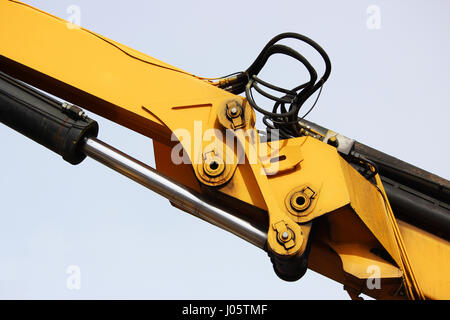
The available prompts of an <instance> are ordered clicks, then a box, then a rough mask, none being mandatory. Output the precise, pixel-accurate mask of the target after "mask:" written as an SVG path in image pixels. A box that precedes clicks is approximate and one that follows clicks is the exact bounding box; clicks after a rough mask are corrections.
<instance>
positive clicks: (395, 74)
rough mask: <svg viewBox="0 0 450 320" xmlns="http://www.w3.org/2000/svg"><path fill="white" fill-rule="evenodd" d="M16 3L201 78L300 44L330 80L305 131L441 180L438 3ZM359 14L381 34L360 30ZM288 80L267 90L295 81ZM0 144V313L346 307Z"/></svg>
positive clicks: (448, 71)
mask: <svg viewBox="0 0 450 320" xmlns="http://www.w3.org/2000/svg"><path fill="white" fill-rule="evenodd" d="M24 2H26V3H28V4H31V5H33V6H35V7H37V8H39V9H42V10H44V11H47V12H50V13H52V14H54V15H56V16H59V17H61V18H65V19H67V18H69V16H70V13H68V12H67V9H68V8H69V7H70V6H71V5H76V6H78V7H79V8H80V9H81V25H82V26H83V27H85V28H88V29H91V30H93V31H95V32H97V33H100V34H102V35H105V36H107V37H109V38H111V39H114V40H116V41H118V42H121V43H123V44H126V45H128V46H130V47H133V48H135V49H137V50H139V51H142V52H144V53H146V54H148V55H150V56H153V57H155V58H157V59H160V60H163V61H165V62H167V63H169V64H172V65H174V66H177V67H180V68H182V69H184V70H186V71H189V72H192V73H194V74H196V75H200V76H211V77H212V76H220V75H225V74H229V73H232V72H235V71H240V70H244V69H246V68H247V67H248V66H249V65H250V64H251V63H252V62H253V59H254V58H255V57H256V56H257V55H258V54H259V52H260V50H261V49H262V48H263V46H264V45H265V44H266V43H267V42H268V41H269V40H270V39H271V38H272V37H273V36H275V35H277V34H278V33H281V32H285V31H293V32H298V33H302V34H305V35H307V36H309V37H311V38H312V39H314V40H315V41H316V42H318V43H319V44H320V45H321V46H322V47H323V48H324V49H325V50H326V51H327V53H328V55H329V56H330V59H331V62H332V66H333V69H332V72H331V76H330V78H329V80H328V82H327V83H326V85H325V87H324V89H323V92H322V96H321V98H320V100H319V103H318V105H317V107H316V109H315V110H314V111H313V112H312V113H311V114H310V116H308V118H307V119H309V120H311V121H314V122H316V123H319V124H321V125H323V126H325V127H328V128H331V129H333V130H334V131H337V132H340V133H342V134H344V135H347V136H349V137H351V138H354V139H356V140H358V141H360V142H362V143H365V144H367V145H370V146H372V147H374V148H377V149H379V150H381V151H384V152H386V153H388V154H390V155H393V156H395V157H398V158H400V159H402V160H404V161H407V162H410V163H412V164H414V165H416V166H418V167H421V168H423V169H425V170H428V171H431V172H433V173H435V174H438V175H440V176H442V177H444V178H447V179H449V178H450V166H448V164H449V155H450V152H449V142H448V141H449V140H448V122H449V116H450V111H449V107H450V90H449V84H450V59H449V56H450V36H449V31H450V19H448V17H449V14H450V2H449V1H361V0H358V1H356V0H355V1H346V0H344V1H332V0H330V1H283V0H279V1H246V2H245V1H235V0H230V1H226V2H220V3H219V2H216V1H131V0H128V1H120V2H119V1H117V2H116V1H106V0H96V1H88V0H85V1H81V0H79V1H75V0H70V1H65V0H57V1H56V0H54V1H50V0H34V1H31V0H30V1H24ZM371 5H375V6H377V8H378V9H379V10H380V27H381V28H380V29H370V28H368V25H367V20H368V19H369V18H370V16H371V14H370V13H369V14H368V13H367V9H368V8H369V7H370V6H371ZM0 14H1V13H0ZM369 26H370V24H369ZM0 32H4V30H2V31H0ZM0 46H1V44H0ZM299 48H305V47H299ZM305 50H306V49H305ZM302 52H303V51H302ZM305 52H306V53H305V54H306V55H307V54H308V53H309V54H311V59H312V61H313V62H316V63H318V62H320V60H319V59H317V57H313V56H312V51H308V50H306V51H305ZM308 57H309V56H308ZM274 60H275V61H274V62H280V61H276V59H274ZM317 65H318V68H319V69H320V68H321V66H320V64H317ZM292 66H294V65H292ZM111 68H114V66H111ZM294 68H295V66H294V67H292V68H291V65H290V62H280V64H279V66H278V67H277V66H270V67H269V68H268V69H267V70H266V71H265V73H264V75H265V77H266V78H265V79H267V78H271V79H275V80H277V79H278V80H279V81H280V82H283V81H286V82H289V81H293V80H292V79H298V77H299V75H301V71H299V72H297V71H295V70H300V69H294ZM269 80H270V79H269ZM90 115H91V117H92V118H94V119H96V120H98V122H99V124H100V134H99V138H100V139H102V140H104V141H106V142H108V143H110V144H112V145H114V146H115V147H117V148H118V149H121V150H122V151H125V152H126V153H128V154H130V155H132V156H134V157H136V158H138V159H140V160H142V161H144V162H146V163H148V164H150V165H152V166H154V158H153V149H152V142H151V140H150V139H148V138H146V137H144V136H142V135H140V134H137V133H134V132H132V131H130V130H128V129H125V128H122V127H119V126H118V125H116V124H114V123H112V122H110V121H107V120H105V119H103V118H101V117H99V116H96V115H94V114H90ZM0 139H1V140H0V150H1V151H0V152H1V157H0V168H2V170H1V171H2V172H1V174H0V298H1V299H12V298H20V299H48V298H57V299H110V298H119V299H144V298H145V299H348V295H347V293H346V292H345V291H344V290H343V288H342V285H341V284H339V283H336V282H334V281H332V280H330V279H327V278H325V277H323V276H321V275H319V274H317V273H314V272H313V271H311V270H309V271H308V272H307V274H306V275H305V276H304V277H303V278H302V279H301V280H299V281H297V282H294V283H287V282H284V281H282V280H280V279H279V278H277V276H276V275H275V273H274V272H273V270H272V265H271V263H270V261H269V258H268V257H267V255H266V253H264V252H263V251H261V250H259V249H257V248H255V247H253V246H251V245H250V244H248V243H246V242H244V241H242V240H240V239H239V238H237V237H235V236H233V235H231V234H229V233H227V232H225V231H222V230H220V229H217V228H216V227H213V226H211V225H209V224H207V223H205V222H203V221H201V220H198V219H197V218H195V217H192V216H189V215H188V214H186V213H184V212H181V211H179V210H177V209H175V208H173V207H171V206H170V204H169V202H168V201H167V200H165V199H164V198H162V197H160V196H158V195H156V194H154V193H152V192H151V191H149V190H147V189H145V188H143V187H141V186H140V185H138V184H136V183H134V182H133V181H131V180H128V179H126V178H125V177H122V176H120V175H119V174H116V173H113V172H112V171H111V170H110V169H108V168H106V167H103V166H102V165H100V164H98V163H96V162H95V161H94V160H91V159H86V160H85V161H84V162H83V163H82V164H80V165H78V166H72V165H70V164H68V163H66V162H65V161H63V160H62V159H61V158H60V157H59V156H58V155H56V154H53V153H52V152H50V151H47V150H46V149H44V148H43V147H41V146H40V145H38V144H36V143H34V142H32V141H31V140H29V139H27V138H25V137H24V136H21V135H20V134H18V133H16V132H14V131H12V130H11V129H9V128H7V127H5V126H3V125H0ZM166 221H170V225H169V226H168V228H163V229H161V228H160V226H161V225H167V222H166ZM163 235H164V239H163ZM204 239H208V241H204ZM71 265H75V266H78V267H79V268H80V270H81V287H80V289H79V290H70V289H68V287H67V285H66V282H67V279H68V277H69V275H68V274H67V273H66V271H67V268H68V267H69V266H71Z"/></svg>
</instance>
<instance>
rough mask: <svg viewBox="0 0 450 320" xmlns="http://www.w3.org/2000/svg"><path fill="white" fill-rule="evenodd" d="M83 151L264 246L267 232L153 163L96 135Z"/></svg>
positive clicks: (208, 218) (200, 216)
mask: <svg viewBox="0 0 450 320" xmlns="http://www.w3.org/2000/svg"><path fill="white" fill-rule="evenodd" d="M83 152H84V153H85V154H86V155H87V156H88V157H90V158H93V159H95V160H97V161H99V162H100V163H102V164H104V165H106V166H108V167H110V168H111V169H113V170H115V171H117V172H119V173H121V174H123V175H124V176H126V177H128V178H130V179H132V180H134V181H136V182H138V183H140V184H141V185H143V186H144V187H147V188H149V189H150V190H152V191H154V192H156V193H158V194H160V195H162V196H163V197H165V198H167V199H169V200H170V201H171V202H173V203H175V204H176V205H178V206H179V207H181V208H183V209H185V210H186V211H188V212H190V213H191V214H193V215H194V216H197V217H199V218H201V219H203V220H205V221H207V222H209V223H212V224H214V225H216V226H218V227H220V228H222V229H225V230H227V231H229V232H231V233H233V234H235V235H237V236H238V237H240V238H242V239H244V240H246V241H248V242H250V243H252V244H254V245H255V246H257V247H259V248H261V249H264V246H265V243H266V240H267V234H266V232H265V231H263V230H260V229H258V228H256V227H255V226H253V225H252V224H250V223H249V222H248V221H245V220H243V219H241V218H239V217H237V216H236V215H234V214H232V213H230V212H229V211H228V210H226V209H223V208H220V207H219V205H218V204H213V203H211V202H210V201H208V199H205V198H204V197H201V195H199V194H197V193H196V192H194V191H192V190H189V189H188V188H186V187H185V186H182V185H180V184H178V183H176V182H174V181H173V180H171V179H170V178H168V177H165V176H164V175H162V174H161V173H158V172H157V171H156V170H155V169H153V168H152V167H150V166H148V165H146V164H144V163H142V162H140V161H138V160H136V159H133V158H132V157H130V156H128V155H126V154H124V153H123V152H121V151H119V150H117V149H115V148H113V147H111V146H109V145H108V144H106V143H104V142H102V141H100V140H98V139H96V138H87V139H85V144H84V145H83Z"/></svg>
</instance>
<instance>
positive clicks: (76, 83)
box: [0, 0, 450, 299]
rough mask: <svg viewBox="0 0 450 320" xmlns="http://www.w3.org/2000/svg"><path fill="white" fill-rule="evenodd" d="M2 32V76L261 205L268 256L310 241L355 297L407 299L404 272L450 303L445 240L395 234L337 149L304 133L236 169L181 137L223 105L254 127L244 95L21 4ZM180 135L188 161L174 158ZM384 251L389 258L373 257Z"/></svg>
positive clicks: (320, 261)
mask: <svg viewBox="0 0 450 320" xmlns="http://www.w3.org/2000/svg"><path fill="white" fill-rule="evenodd" d="M0 30H2V31H1V32H0V70H1V71H4V72H6V73H9V74H10V75H12V76H14V77H16V78H19V79H21V80H23V81H25V82H27V83H30V84H32V85H34V86H36V87H38V88H40V89H42V90H45V91H47V92H49V93H52V94H54V95H56V96H59V97H61V98H63V99H66V100H68V101H70V102H72V103H75V104H78V105H80V106H82V107H83V108H86V109H88V110H90V111H92V112H94V113H97V114H99V115H101V116H104V117H106V118H108V119H110V120H112V121H114V122H116V123H118V124H121V125H124V126H126V127H128V128H130V129H132V130H135V131H137V132H140V133H142V134H144V135H146V136H149V137H151V138H153V139H154V144H155V157H156V163H157V169H158V170H160V171H161V172H163V173H165V174H166V175H169V176H171V177H172V178H173V179H175V180H177V181H179V182H181V183H183V184H184V185H186V186H188V187H190V188H192V189H195V190H198V191H201V192H203V191H205V185H210V186H213V187H214V188H215V189H214V192H215V193H217V194H218V195H224V196H227V197H229V198H232V199H235V200H236V207H238V208H239V206H240V205H239V203H246V204H247V205H249V206H251V207H254V208H257V209H258V210H260V211H261V212H264V213H263V214H264V215H267V218H268V220H269V230H268V233H269V234H268V248H269V250H270V251H272V252H274V253H275V254H277V255H280V256H296V255H301V254H303V252H304V250H305V248H306V243H307V242H308V241H311V242H312V247H311V259H310V264H309V267H310V268H311V269H313V270H316V271H318V272H320V273H322V274H324V275H325V276H327V277H330V278H332V279H334V280H336V281H339V282H341V283H343V284H344V285H345V286H346V288H347V289H349V292H350V291H351V292H353V293H354V294H355V295H357V294H358V293H365V294H368V295H370V296H373V297H376V298H402V296H401V292H402V290H401V286H402V285H403V283H404V281H405V279H415V278H417V283H418V284H419V286H420V290H419V289H418V288H419V286H414V281H413V282H412V283H410V282H408V281H406V282H405V283H406V287H407V290H406V294H407V293H408V290H409V291H411V292H412V293H413V296H414V294H417V296H419V297H420V295H419V294H418V293H417V291H423V293H424V294H425V296H426V297H428V298H435V299H442V298H449V296H450V294H449V292H450V285H449V283H450V282H449V280H448V279H449V278H448V275H444V274H443V273H445V271H446V270H448V268H449V267H450V262H449V256H450V253H449V248H450V247H449V243H448V242H446V241H444V240H442V239H439V238H438V239H435V237H434V236H433V235H430V234H427V233H426V232H424V231H422V230H420V229H417V228H412V227H411V226H409V225H407V224H404V223H400V225H399V228H400V231H401V236H402V237H403V238H404V240H402V239H401V237H399V235H398V232H397V233H396V230H397V229H398V227H397V223H396V221H395V219H394V221H392V219H390V218H389V217H390V215H389V214H390V211H389V205H388V204H386V199H384V198H383V192H384V191H383V190H382V188H381V189H380V190H379V189H377V187H376V186H374V185H373V184H372V183H370V182H369V181H367V180H366V179H365V178H363V177H362V176H361V175H360V174H359V173H358V172H357V171H356V170H355V169H353V167H351V166H350V165H349V164H348V163H347V162H346V161H345V160H343V159H342V158H341V157H340V156H339V154H338V152H337V151H336V149H335V148H333V147H331V146H329V145H327V144H324V143H322V142H320V141H318V140H315V139H313V138H311V137H301V138H295V139H289V140H285V141H282V142H280V145H279V150H278V153H277V154H276V157H277V158H278V159H279V160H278V161H275V163H276V165H277V170H272V169H271V168H270V166H269V165H270V163H272V162H271V160H270V159H274V158H270V157H271V156H272V155H271V154H269V158H270V159H269V160H270V161H265V160H263V159H262V157H256V161H255V162H252V161H250V158H251V154H250V153H251V150H249V149H245V150H246V151H245V156H246V159H247V161H244V163H240V164H238V163H237V162H236V159H237V158H238V156H237V151H236V150H235V148H234V147H230V146H229V145H227V144H226V143H225V142H223V143H224V145H223V146H222V145H220V144H221V143H222V142H220V141H219V142H211V141H212V140H211V139H209V140H207V141H204V139H200V140H201V141H200V143H196V141H188V140H189V139H186V137H183V135H184V134H186V133H188V134H189V135H191V136H192V137H197V136H200V137H201V138H203V137H204V135H205V134H206V133H207V131H208V129H215V130H218V131H219V132H224V131H225V129H226V128H227V126H228V124H224V122H223V112H225V111H224V110H226V108H227V103H230V101H232V103H236V104H237V105H239V106H241V107H242V110H243V112H244V113H245V114H246V116H245V119H246V122H245V123H243V124H242V125H243V126H245V128H246V129H252V128H254V114H253V111H252V110H250V111H248V108H250V107H249V105H248V104H247V102H246V100H245V99H244V98H242V97H240V96H235V95H233V94H230V93H228V92H226V91H224V90H221V89H218V88H217V87H215V86H214V85H212V84H211V83H210V81H208V80H207V79H203V78H199V77H196V76H194V75H192V74H189V73H187V72H185V71H183V70H180V69H178V68H175V67H172V66H170V65H168V64H166V63H164V62H161V61H159V60H156V59H154V58H152V57H149V56H147V55H145V54H143V53H140V52H137V51H135V50H133V49H131V48H129V47H126V46H124V45H121V44H119V43H117V42H114V41H112V40H109V39H107V38H104V37H102V36H100V35H98V34H95V33H93V32H91V31H88V30H85V29H83V28H75V29H73V28H68V25H67V22H66V21H64V20H62V19H59V18H57V17H54V16H52V15H49V14H47V13H43V12H41V11H39V10H37V9H34V8H32V7H29V6H27V5H24V4H22V3H20V2H18V1H7V0H1V1H0ZM221 117H222V118H221ZM229 126H230V127H233V124H229ZM228 129H229V128H228ZM231 131H232V132H233V134H234V135H235V137H236V138H237V141H238V143H240V144H241V145H243V146H244V145H248V146H249V148H250V149H251V148H255V149H257V150H261V149H267V147H268V145H267V144H266V143H262V142H260V141H259V138H258V137H256V138H255V139H252V138H251V137H249V136H247V135H246V132H245V131H244V130H243V129H235V128H234V129H233V128H232V130H231ZM172 133H174V136H175V138H176V139H175V141H171V134H172ZM215 135H217V134H213V135H212V137H211V138H214V136H215ZM178 141H180V142H181V146H182V148H183V150H184V151H185V152H186V153H187V156H188V158H189V160H190V161H191V162H192V163H193V164H181V165H176V164H174V163H173V161H171V152H172V150H173V148H172V147H173V146H174V145H175V144H176V143H177V142H178ZM211 143H212V144H213V147H211ZM219 147H222V148H223V149H221V148H219ZM208 148H212V149H211V150H209V149H208ZM219 149H221V150H225V152H223V153H226V154H228V153H230V152H231V153H232V157H231V158H232V159H233V163H231V164H230V163H227V164H226V166H225V168H226V169H224V172H226V173H219V174H218V175H217V177H214V178H212V177H211V176H212V175H211V174H210V175H208V174H206V175H205V172H204V171H202V170H203V169H202V168H203V162H204V161H205V159H206V156H205V154H209V153H208V152H209V151H214V153H213V157H218V158H221V159H222V160H223V159H226V157H227V155H226V154H222V153H221V152H218V151H217V150H219ZM205 150H208V152H206V151H205ZM266 160H267V159H266ZM198 162H200V165H197V164H198ZM268 164H269V165H268ZM208 190H209V189H208ZM208 192H210V191H208ZM298 195H301V196H302V197H306V198H304V200H305V201H306V200H307V201H308V205H307V206H305V207H306V209H305V210H300V211H298V212H296V211H295V210H294V211H293V209H292V208H291V207H290V206H291V204H294V205H295V203H294V202H293V201H294V200H295V199H294V198H293V197H295V196H298ZM299 205H300V204H299ZM313 220H314V223H315V225H316V226H315V227H314V228H315V230H314V233H313V234H312V235H311V236H310V237H309V229H308V227H307V224H308V223H309V222H311V221H313ZM280 228H281V229H283V228H287V229H286V230H290V231H292V232H293V233H294V235H295V236H296V237H295V241H294V242H292V245H290V243H291V242H290V241H291V240H289V241H286V242H284V243H283V242H280V241H279V238H278V237H279V230H280ZM283 230H284V229H283ZM403 242H404V244H403ZM419 242H420V244H419ZM155 245H156V244H155ZM403 245H404V247H405V248H406V250H404V249H402V248H403ZM380 250H381V251H382V252H386V253H387V256H388V258H386V257H385V256H383V255H379V254H377V253H376V252H378V251H380ZM425 251H426V252H427V254H426V255H421V254H420V252H425ZM406 256H409V259H410V262H411V265H412V267H411V268H408V264H407V263H405V261H407V259H406V258H405V257H406ZM390 258H392V259H393V261H392V260H391V259H390ZM434 263H439V266H434V265H433V264H434ZM373 266H376V267H377V268H378V270H379V274H378V277H379V278H381V279H382V280H383V281H382V286H381V288H375V289H370V290H369V289H367V286H366V282H367V280H368V279H370V276H371V273H370V272H369V271H368V270H371V267H373ZM430 273H432V274H431V275H430ZM403 297H405V296H403ZM410 297H412V296H411V295H410Z"/></svg>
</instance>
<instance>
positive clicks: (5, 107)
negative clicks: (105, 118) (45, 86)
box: [0, 73, 98, 165]
mask: <svg viewBox="0 0 450 320" xmlns="http://www.w3.org/2000/svg"><path fill="white" fill-rule="evenodd" d="M0 122H2V123H4V124H5V125H7V126H8V127H10V128H12V129H14V130H16V131H18V132H20V133H22V134H23V135H25V136H27V137H28V138H30V139H32V140H34V141H35V142H37V143H39V144H41V145H43V146H44V147H46V148H48V149H50V150H52V151H54V152H56V153H57V154H59V155H61V156H62V157H63V159H64V160H66V161H67V162H69V163H71V164H74V165H75V164H78V163H80V162H81V161H83V160H84V158H86V156H85V154H84V153H83V152H82V151H81V144H82V143H83V138H84V137H87V136H91V137H96V136H97V134H98V124H97V122H95V121H94V120H92V119H89V118H88V117H87V116H86V115H85V114H84V112H83V111H82V110H81V109H80V108H78V107H76V106H72V105H69V104H64V107H63V104H62V103H60V102H59V101H57V100H55V99H53V98H51V97H50V96H48V95H46V94H44V93H42V92H40V91H38V90H36V89H34V88H32V87H30V86H28V85H26V84H24V83H22V82H20V81H18V80H16V79H14V78H12V77H10V76H8V75H6V74H4V73H0Z"/></svg>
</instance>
